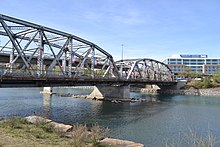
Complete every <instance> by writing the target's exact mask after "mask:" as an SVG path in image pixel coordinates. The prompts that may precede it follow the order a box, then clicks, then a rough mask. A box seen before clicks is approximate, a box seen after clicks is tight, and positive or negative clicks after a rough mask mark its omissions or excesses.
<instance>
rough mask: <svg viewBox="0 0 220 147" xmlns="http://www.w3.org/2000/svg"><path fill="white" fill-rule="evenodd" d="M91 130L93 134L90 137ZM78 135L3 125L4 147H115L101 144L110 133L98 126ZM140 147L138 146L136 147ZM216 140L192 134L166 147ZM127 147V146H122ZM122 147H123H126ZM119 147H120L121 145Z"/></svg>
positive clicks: (10, 122) (211, 145) (207, 146)
mask: <svg viewBox="0 0 220 147" xmlns="http://www.w3.org/2000/svg"><path fill="white" fill-rule="evenodd" d="M88 130H90V134H89V135H88ZM73 131H74V135H73V136H72V137H71V138H67V137H66V136H65V134H64V133H63V132H59V131H57V130H56V129H54V127H53V126H52V125H50V124H48V123H46V122H40V121H39V123H37V124H32V123H29V122H28V121H27V120H26V119H25V118H17V117H10V118H8V119H6V120H2V121H0V147H3V146H11V147H13V146H14V147H15V146H16V147H23V146H44V147H50V146H65V147H66V146H71V147H114V145H110V144H106V143H103V142H100V138H103V137H104V136H105V135H106V129H101V128H100V127H99V126H98V125H94V126H93V127H91V128H90V129H88V127H87V126H86V125H81V124H76V125H74V126H73ZM137 145H139V144H136V146H135V145H134V146H135V147H139V146H137ZM216 145H217V141H216V138H215V137H214V136H213V135H212V134H211V132H208V135H207V137H202V136H199V135H197V134H196V133H195V132H193V131H192V130H190V133H188V134H180V135H179V138H178V139H176V140H166V141H165V144H164V146H165V147H180V146H191V147H215V146H216ZM122 146H123V147H126V146H127V145H122ZM122 146H120V145H119V147H122ZM134 146H131V147H134ZM117 147H118V145H117Z"/></svg>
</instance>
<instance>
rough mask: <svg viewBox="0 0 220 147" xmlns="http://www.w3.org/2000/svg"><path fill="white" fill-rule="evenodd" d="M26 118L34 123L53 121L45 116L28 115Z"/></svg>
mask: <svg viewBox="0 0 220 147" xmlns="http://www.w3.org/2000/svg"><path fill="white" fill-rule="evenodd" d="M25 119H26V120H27V122H29V123H32V124H39V123H43V122H47V123H49V122H52V120H50V119H46V118H43V117H41V116H35V115H33V116H28V117H25Z"/></svg>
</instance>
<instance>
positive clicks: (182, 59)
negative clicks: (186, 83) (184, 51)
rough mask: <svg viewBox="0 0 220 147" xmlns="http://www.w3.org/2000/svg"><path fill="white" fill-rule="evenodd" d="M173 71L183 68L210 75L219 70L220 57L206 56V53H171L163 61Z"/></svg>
mask: <svg viewBox="0 0 220 147" xmlns="http://www.w3.org/2000/svg"><path fill="white" fill-rule="evenodd" d="M163 62H164V63H165V64H167V65H168V66H169V67H170V69H171V70H172V71H173V72H174V73H180V72H182V71H183V69H184V68H190V69H191V72H194V73H203V74H207V75H211V74H214V73H216V72H217V71H218V70H220V59H217V58H208V55H173V56H171V57H169V58H166V59H165V60H164V61H163Z"/></svg>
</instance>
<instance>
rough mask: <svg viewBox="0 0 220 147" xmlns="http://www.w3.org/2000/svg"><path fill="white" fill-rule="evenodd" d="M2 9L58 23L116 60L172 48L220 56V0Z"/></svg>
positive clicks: (87, 1) (156, 55) (165, 53)
mask: <svg viewBox="0 0 220 147" xmlns="http://www.w3.org/2000/svg"><path fill="white" fill-rule="evenodd" d="M0 13H2V14H5V15H9V16H12V17H16V18H20V19H24V20H27V21H31V22H34V23H37V24H40V25H43V26H47V27H51V28H54V29H58V30H61V31H64V32H68V33H71V34H74V35H76V36H79V37H81V38H84V39H87V40H89V41H91V42H93V43H95V44H97V45H98V46H100V47H102V48H103V49H105V50H106V51H108V52H109V53H110V54H112V55H113V56H114V58H115V60H117V59H120V58H121V48H122V44H123V45H124V58H153V59H157V60H161V61H162V60H163V59H164V58H166V57H169V56H171V55H172V54H208V55H209V57H213V58H220V1H219V0H60V1H55V0H53V1H52V0H1V2H0Z"/></svg>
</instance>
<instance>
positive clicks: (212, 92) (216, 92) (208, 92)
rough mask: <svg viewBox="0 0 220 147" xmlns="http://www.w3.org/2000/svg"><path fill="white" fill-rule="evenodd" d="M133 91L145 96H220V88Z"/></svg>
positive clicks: (137, 89) (144, 89)
mask: <svg viewBox="0 0 220 147" xmlns="http://www.w3.org/2000/svg"><path fill="white" fill-rule="evenodd" d="M132 91H135V92H142V93H145V94H153V95H155V94H179V95H194V96H220V89H219V88H217V89H216V88H210V89H195V88H190V89H179V90H176V89H169V90H160V89H146V88H133V89H132Z"/></svg>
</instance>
